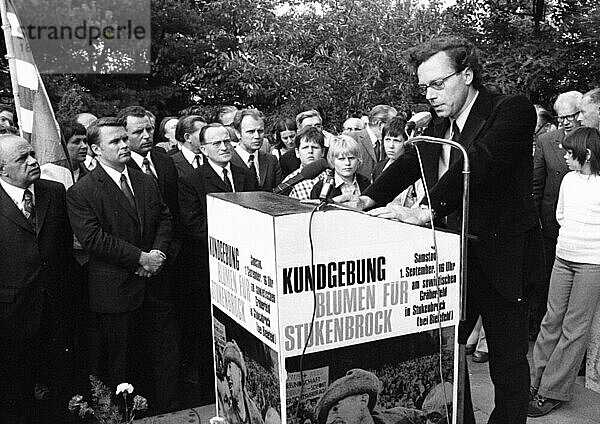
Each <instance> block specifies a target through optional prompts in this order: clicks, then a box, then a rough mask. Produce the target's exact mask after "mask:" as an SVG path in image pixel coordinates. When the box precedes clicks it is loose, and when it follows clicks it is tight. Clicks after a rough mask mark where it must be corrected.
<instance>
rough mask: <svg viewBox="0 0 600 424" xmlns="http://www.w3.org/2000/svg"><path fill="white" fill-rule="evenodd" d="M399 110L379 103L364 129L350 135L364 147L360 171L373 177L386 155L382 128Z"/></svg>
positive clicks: (368, 176)
mask: <svg viewBox="0 0 600 424" xmlns="http://www.w3.org/2000/svg"><path fill="white" fill-rule="evenodd" d="M396 115H398V111H397V110H396V109H395V108H393V107H391V106H387V105H377V106H375V107H374V108H373V109H371V111H370V112H369V124H368V125H367V126H366V127H365V129H364V130H362V131H352V132H350V133H348V135H349V136H351V137H352V138H354V139H356V141H358V142H359V143H360V145H361V147H362V157H363V161H362V163H361V165H360V167H359V168H358V173H359V174H361V175H364V176H365V177H367V178H369V179H372V174H373V169H374V168H375V165H376V164H377V163H378V162H379V161H380V160H381V159H383V158H384V157H385V150H384V147H383V140H382V139H381V129H382V128H383V126H384V125H385V124H386V123H388V122H389V121H390V119H392V118H393V117H394V116H396Z"/></svg>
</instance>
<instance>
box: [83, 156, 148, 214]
mask: <svg viewBox="0 0 600 424" xmlns="http://www.w3.org/2000/svg"><path fill="white" fill-rule="evenodd" d="M91 174H92V175H94V176H95V177H96V179H97V180H98V181H99V182H100V184H101V185H102V188H103V189H104V191H105V192H106V194H108V195H109V196H110V197H112V198H113V199H115V200H116V202H117V203H118V204H119V205H121V207H122V208H123V209H125V210H126V211H127V213H128V214H129V215H131V217H132V218H134V219H135V220H136V221H139V218H138V214H137V211H135V210H133V208H132V207H131V205H130V204H129V201H128V200H127V198H126V197H125V195H124V194H123V192H122V191H121V189H120V188H119V187H117V185H116V184H115V182H114V180H113V179H112V178H110V176H109V175H108V174H107V173H106V171H105V170H104V169H103V168H102V166H97V167H95V168H94V169H93V171H92V172H91ZM131 174H132V173H131V172H130V173H129V175H130V177H131ZM134 190H135V189H134ZM135 195H136V193H134V196H135Z"/></svg>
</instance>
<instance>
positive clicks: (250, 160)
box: [248, 155, 258, 178]
mask: <svg viewBox="0 0 600 424" xmlns="http://www.w3.org/2000/svg"><path fill="white" fill-rule="evenodd" d="M248 168H250V171H252V173H253V174H254V175H257V174H256V167H255V166H254V155H250V156H249V157H248ZM257 178H258V175H257Z"/></svg>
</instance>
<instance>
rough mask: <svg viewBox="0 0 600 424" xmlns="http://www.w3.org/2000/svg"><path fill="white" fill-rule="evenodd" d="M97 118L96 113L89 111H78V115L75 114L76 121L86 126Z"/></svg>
mask: <svg viewBox="0 0 600 424" xmlns="http://www.w3.org/2000/svg"><path fill="white" fill-rule="evenodd" d="M96 119H98V118H97V117H96V115H92V114H91V113H88V112H82V113H78V114H77V115H75V122H78V123H80V124H81V125H83V126H84V127H85V128H87V127H89V126H90V124H91V123H92V122H94V121H95V120H96Z"/></svg>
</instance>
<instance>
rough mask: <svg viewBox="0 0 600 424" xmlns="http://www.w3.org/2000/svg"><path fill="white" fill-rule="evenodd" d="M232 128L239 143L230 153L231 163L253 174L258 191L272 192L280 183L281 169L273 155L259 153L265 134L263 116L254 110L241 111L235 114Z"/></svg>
mask: <svg viewBox="0 0 600 424" xmlns="http://www.w3.org/2000/svg"><path fill="white" fill-rule="evenodd" d="M233 128H234V129H235V132H236V135H237V138H238V140H239V142H238V145H237V146H236V147H235V148H234V149H233V151H232V152H231V162H232V163H233V164H235V165H237V166H239V167H247V168H248V169H249V170H250V171H251V172H253V173H254V174H255V175H256V178H257V180H258V189H259V190H262V191H273V189H274V188H275V187H277V185H278V184H279V183H280V182H281V168H280V167H279V161H278V160H277V158H276V157H275V156H274V155H272V154H270V153H265V152H262V151H260V148H261V147H262V145H263V143H264V134H265V121H264V117H263V114H262V113H261V112H259V111H258V110H256V109H242V110H240V111H238V112H237V113H236V114H235V118H234V119H233Z"/></svg>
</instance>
